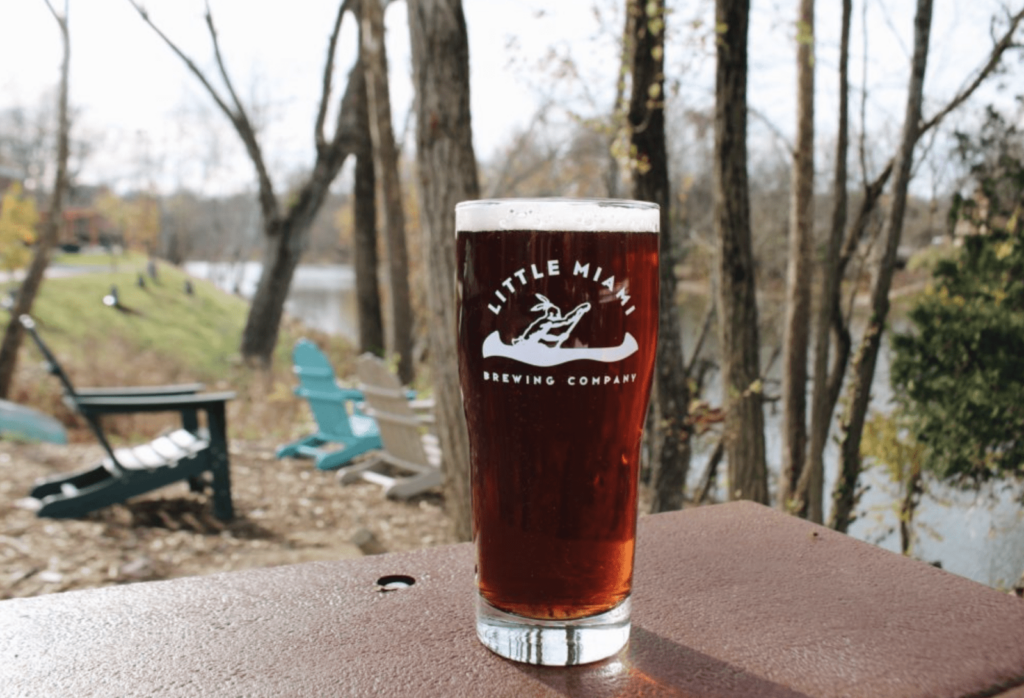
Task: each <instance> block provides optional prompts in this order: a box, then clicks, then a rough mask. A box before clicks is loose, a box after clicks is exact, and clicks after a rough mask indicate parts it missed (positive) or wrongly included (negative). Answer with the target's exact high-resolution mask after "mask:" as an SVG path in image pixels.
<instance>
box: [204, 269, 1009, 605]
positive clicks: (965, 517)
mask: <svg viewBox="0 0 1024 698" xmlns="http://www.w3.org/2000/svg"><path fill="white" fill-rule="evenodd" d="M185 269H186V271H188V273H190V274H192V275H193V276H196V277H199V278H205V279H210V280H211V281H214V282H215V283H216V284H217V285H218V286H220V287H221V288H224V289H225V290H229V291H233V292H234V291H236V290H237V292H239V293H240V294H241V295H242V296H244V297H250V296H251V295H252V293H253V292H254V291H255V288H256V282H257V281H258V280H259V273H260V265H259V263H257V262H246V263H243V264H210V263H207V262H189V263H187V264H186V265H185ZM285 310H286V312H288V313H289V314H290V315H292V316H294V317H297V318H299V319H301V320H303V321H304V322H306V323H308V324H310V325H312V326H314V327H316V328H318V329H321V330H323V331H325V332H329V333H331V334H337V335H341V336H344V337H346V338H348V339H349V340H352V341H355V340H356V338H357V314H356V303H355V274H354V273H353V270H352V268H351V267H349V266H341V265H330V266H300V267H299V268H298V269H297V270H296V274H295V279H294V281H293V283H292V288H291V292H290V294H289V296H288V300H287V302H286V304H285ZM687 315H688V317H686V318H685V321H684V325H685V326H686V327H689V328H695V327H697V325H698V324H699V317H697V314H696V313H687ZM691 345H692V340H691V341H690V343H689V344H688V345H687V346H688V347H689V346H691ZM708 349H710V350H711V351H713V350H714V341H713V339H711V340H710V342H709V345H708ZM716 392H718V389H717V387H716V386H715V385H711V386H709V390H708V393H709V396H711V398H712V399H711V401H712V402H715V401H716V400H715V399H714V397H713V396H714V394H715V393H716ZM891 395H892V393H891V391H890V388H889V356H888V351H887V350H883V351H882V352H881V354H880V355H879V361H878V368H877V371H876V375H875V382H874V385H873V391H872V407H873V409H878V410H888V409H889V404H888V403H889V401H890V399H891ZM781 417H782V415H781V409H776V408H773V407H771V406H768V407H766V408H765V421H766V429H765V434H766V449H767V455H768V461H769V469H770V470H771V472H772V474H773V476H774V475H775V474H777V473H778V464H779V462H780V461H781V451H782V443H781V437H780V433H781V431H780V426H781ZM700 446H701V444H698V449H697V452H696V454H695V457H694V461H693V464H692V467H691V482H690V485H691V487H695V486H696V484H697V481H698V480H699V477H700V475H701V474H702V473H703V469H704V465H705V463H706V460H707V458H708V456H709V452H710V449H709V448H707V447H704V448H701V447H700ZM704 446H706V445H704ZM825 460H826V473H825V481H826V500H828V499H829V495H830V493H831V488H832V484H833V483H834V482H835V476H836V462H837V448H836V445H835V443H833V442H830V443H829V445H828V448H827V449H826V453H825ZM859 484H860V486H861V487H865V488H866V489H865V492H864V495H863V496H862V498H861V501H860V505H859V507H858V509H857V519H856V521H854V523H853V524H852V525H851V527H850V531H849V533H850V535H852V536H854V537H855V538H858V539H861V540H864V541H868V542H871V543H874V544H876V545H880V546H882V547H884V548H886V549H888V550H893V551H898V550H899V544H900V541H899V519H898V517H897V514H896V510H895V503H896V502H897V500H898V498H899V493H898V488H897V487H896V485H895V484H894V483H892V482H891V480H890V479H889V478H888V476H887V475H886V474H885V471H884V469H882V468H880V467H871V466H870V465H869V466H868V468H867V470H866V471H865V472H864V473H863V474H862V476H861V480H860V483H859ZM719 496H720V497H721V496H722V493H721V492H720V493H719ZM1020 501H1021V491H1020V489H1019V488H1017V487H1005V488H1000V487H990V488H988V489H986V490H984V491H983V492H982V493H976V492H971V491H957V490H955V489H953V488H950V487H945V486H938V485H934V484H933V485H930V486H929V494H927V495H926V496H925V497H924V498H923V499H922V502H921V505H920V506H919V507H918V510H917V517H916V521H915V534H916V536H917V538H916V540H915V542H914V549H913V552H914V554H915V556H916V557H918V558H920V559H922V560H926V561H928V562H933V563H939V564H941V565H942V567H943V569H945V570H947V571H949V572H953V573H954V574H958V575H961V576H964V577H967V578H969V579H973V580H975V581H977V582H980V583H982V584H987V585H990V586H996V587H1007V586H1009V585H1011V584H1012V583H1013V582H1015V581H1016V580H1017V578H1018V576H1019V575H1020V574H1021V571H1022V570H1024V513H1022V509H1024V507H1022V506H1021V504H1020ZM829 504H830V503H829V502H828V501H826V508H828V507H829Z"/></svg>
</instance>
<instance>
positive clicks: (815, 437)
mask: <svg viewBox="0 0 1024 698" xmlns="http://www.w3.org/2000/svg"><path fill="white" fill-rule="evenodd" d="M852 13H853V0H843V18H842V26H841V29H840V41H839V124H838V133H837V136H836V161H835V174H834V175H833V178H832V196H833V202H832V224H831V227H830V228H829V235H828V251H827V252H826V257H825V260H824V263H823V264H822V268H823V273H822V294H821V296H822V301H821V303H820V304H819V306H818V321H817V325H816V327H815V335H814V387H813V392H812V395H811V434H810V444H809V448H808V453H807V460H806V462H805V464H804V468H803V470H802V472H801V473H800V476H799V481H798V483H797V492H796V494H795V496H794V499H795V500H796V501H795V502H794V508H795V513H797V514H799V515H801V516H804V517H806V518H808V519H810V520H811V521H814V522H815V523H822V520H823V517H824V513H823V506H822V505H823V501H822V499H823V497H822V487H823V483H824V472H825V464H824V454H825V440H826V439H827V438H828V428H829V424H830V422H831V420H832V407H831V403H829V383H828V374H829V366H828V357H829V349H830V344H831V337H832V328H833V321H834V320H835V318H836V317H837V313H838V312H839V308H838V305H837V304H835V303H834V302H833V299H834V300H835V301H838V299H839V293H838V291H839V280H840V276H839V273H838V265H839V250H840V247H841V245H842V243H843V231H844V230H845V229H846V218H847V187H846V180H847V173H846V160H847V156H848V150H849V138H850V136H849V133H850V118H849V116H850V115H849V94H850V82H849V65H850V23H851V22H850V19H851V15H852ZM846 353H849V339H848V338H847V341H846V345H845V350H844V347H843V346H840V347H838V348H837V350H836V355H837V357H842V356H843V355H844V354H846ZM842 360H843V362H844V363H845V358H843V359H842Z"/></svg>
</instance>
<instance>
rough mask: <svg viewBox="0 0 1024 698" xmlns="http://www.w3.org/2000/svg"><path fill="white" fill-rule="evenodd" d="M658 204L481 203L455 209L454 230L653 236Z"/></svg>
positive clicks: (605, 201) (589, 201)
mask: <svg viewBox="0 0 1024 698" xmlns="http://www.w3.org/2000/svg"><path fill="white" fill-rule="evenodd" d="M659 223H660V213H659V207H658V205H657V204H652V203H648V202H645V201H629V200H625V199H481V200H478V201H463V202H462V203H460V204H458V205H457V206H456V207H455V230H457V231H459V232H466V233H479V232H485V231H492V230H536V231H550V232H567V233H576V232H629V233H656V232H658V229H659Z"/></svg>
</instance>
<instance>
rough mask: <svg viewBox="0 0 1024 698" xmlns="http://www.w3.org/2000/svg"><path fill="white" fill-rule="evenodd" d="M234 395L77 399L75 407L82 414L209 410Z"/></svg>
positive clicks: (204, 394) (228, 392)
mask: <svg viewBox="0 0 1024 698" xmlns="http://www.w3.org/2000/svg"><path fill="white" fill-rule="evenodd" d="M234 398H235V393H233V392H230V391H226V392H220V393H199V394H193V395H144V396H137V397H125V396H116V397H89V398H79V399H78V400H76V401H75V405H76V406H77V407H78V409H79V410H80V411H81V412H82V414H94V415H95V414H130V413H132V412H181V411H184V410H196V409H211V408H214V407H217V406H222V405H224V403H226V402H227V401H228V400H233V399H234Z"/></svg>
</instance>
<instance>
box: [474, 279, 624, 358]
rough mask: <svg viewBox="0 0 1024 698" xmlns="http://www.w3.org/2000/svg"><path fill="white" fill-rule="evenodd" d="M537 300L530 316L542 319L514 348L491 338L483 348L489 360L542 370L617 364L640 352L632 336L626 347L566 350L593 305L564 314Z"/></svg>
mask: <svg viewBox="0 0 1024 698" xmlns="http://www.w3.org/2000/svg"><path fill="white" fill-rule="evenodd" d="M535 297H536V300H537V301H538V302H537V304H536V305H534V306H533V307H532V308H530V312H533V313H538V314H539V317H537V318H536V319H534V321H533V322H531V323H530V325H529V326H528V327H527V328H526V329H525V330H524V331H523V332H522V333H521V334H519V335H518V336H517V337H515V338H514V339H513V340H512V344H505V342H503V341H502V340H501V336H500V335H499V334H498V332H497V331H494V332H492V333H491V334H489V335H488V336H487V338H486V339H485V340H484V346H483V355H484V358H485V359H486V358H488V357H491V356H500V357H504V358H507V359H512V360H514V361H518V362H520V363H524V364H529V365H531V366H541V367H547V366H558V365H560V364H564V363H568V362H570V361H582V360H589V361H599V362H602V363H614V362H616V361H621V360H622V359H625V358H626V357H628V356H631V355H632V354H633V353H635V352H636V350H637V349H638V348H639V347H638V345H637V342H636V338H634V337H633V335H631V334H630V333H628V332H627V333H626V335H625V337H624V338H623V340H622V344H620V345H619V346H616V347H563V346H562V345H563V344H565V342H566V340H567V339H569V337H570V336H571V335H572V332H573V330H574V329H576V325H577V323H579V321H580V319H581V318H582V317H583V316H584V315H586V314H587V313H588V312H589V311H590V309H591V305H590V303H580V304H579V305H577V306H576V307H575V308H573V309H572V310H569V311H568V312H563V311H562V309H561V308H559V307H558V306H557V305H555V304H554V303H552V302H551V301H550V300H548V299H547V298H546V297H545V296H543V295H541V294H539V293H538V294H536V296H535ZM627 298H628V297H627Z"/></svg>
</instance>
